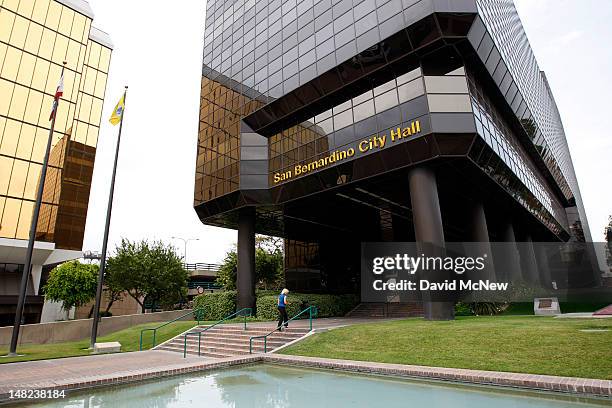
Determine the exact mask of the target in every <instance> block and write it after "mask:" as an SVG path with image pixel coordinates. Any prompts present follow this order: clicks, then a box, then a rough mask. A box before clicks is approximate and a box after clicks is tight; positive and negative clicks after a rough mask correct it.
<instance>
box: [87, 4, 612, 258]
mask: <svg viewBox="0 0 612 408" xmlns="http://www.w3.org/2000/svg"><path fill="white" fill-rule="evenodd" d="M90 4H91V6H92V8H93V10H94V13H95V18H94V25H95V26H96V27H98V28H100V29H102V30H103V31H106V32H107V33H109V35H110V36H111V38H112V40H113V43H114V45H115V47H114V51H113V55H112V59H111V67H110V73H109V78H108V84H107V90H106V99H105V104H104V111H103V119H102V124H101V128H100V136H99V140H98V151H97V154H96V164H95V168H94V176H93V183H92V190H91V195H90V201H89V212H88V217H87V226H86V230H85V241H84V245H83V249H84V250H94V251H95V250H97V251H99V250H100V249H101V247H102V236H103V232H104V221H105V215H106V205H107V198H108V192H109V186H110V178H111V173H112V166H113V157H114V149H115V143H116V140H117V131H118V126H117V127H114V126H112V125H110V124H109V123H108V121H107V119H108V117H110V114H111V112H112V110H113V108H114V106H115V104H116V103H117V101H118V100H119V98H120V96H121V94H122V92H123V89H124V86H125V85H128V86H129V90H128V96H127V100H126V110H125V117H124V124H123V134H122V137H121V151H120V155H119V164H118V168H117V180H116V184H115V199H114V202H113V212H112V222H111V228H110V238H109V250H111V251H112V250H113V249H114V248H115V246H116V245H117V244H118V243H119V242H120V241H121V238H128V239H130V240H140V239H148V240H155V239H157V240H163V241H165V242H167V243H171V244H173V245H175V246H176V248H177V249H178V251H179V253H181V254H183V251H184V243H183V242H182V241H181V240H178V239H172V237H182V238H185V239H186V238H194V239H196V238H197V239H198V240H197V241H189V243H188V248H187V262H210V263H215V262H220V261H221V260H222V259H223V257H224V255H225V253H226V252H227V251H228V250H230V249H231V248H232V246H233V245H234V244H235V242H236V231H234V230H228V229H222V228H216V227H209V226H204V225H202V223H201V222H200V221H199V219H198V217H197V216H196V214H195V212H194V210H193V189H194V174H195V159H196V142H197V132H198V112H199V103H200V101H199V87H200V79H201V64H202V42H203V35H204V13H205V6H206V3H205V1H203V0H181V1H180V2H176V3H173V5H172V6H171V7H169V6H168V5H169V3H168V2H161V1H158V0H149V1H147V2H141V1H137V2H136V1H125V0H90ZM143 4H146V7H145V6H143ZM179 4H180V6H179ZM516 4H517V8H518V10H519V14H520V16H521V19H522V21H523V24H524V26H525V30H526V32H527V35H528V37H529V40H530V43H531V46H532V48H533V49H534V53H535V55H536V58H537V60H538V63H539V65H540V69H542V70H544V71H545V72H546V75H547V77H548V80H549V83H550V85H551V88H552V90H553V93H554V96H555V99H556V102H557V105H558V107H559V110H560V112H561V117H562V118H563V124H564V126H565V132H566V134H567V139H568V143H569V145H570V151H571V153H572V158H573V161H574V167H575V169H576V173H577V177H578V182H579V185H580V188H581V192H582V198H583V201H584V204H585V207H586V211H587V217H588V221H589V224H590V227H591V233H592V235H593V239H594V240H596V241H597V240H601V239H602V235H603V228H604V226H605V225H606V224H607V218H608V215H609V214H612V188H610V185H611V184H612V136H611V135H610V129H612V126H610V122H611V116H612V112H611V110H610V103H609V100H610V97H611V95H612V76H611V75H610V73H611V72H612V47H609V46H608V44H607V43H606V39H609V38H612V25H610V24H609V21H612V2H604V1H600V0H516Z"/></svg>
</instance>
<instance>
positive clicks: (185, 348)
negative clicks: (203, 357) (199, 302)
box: [183, 307, 253, 358]
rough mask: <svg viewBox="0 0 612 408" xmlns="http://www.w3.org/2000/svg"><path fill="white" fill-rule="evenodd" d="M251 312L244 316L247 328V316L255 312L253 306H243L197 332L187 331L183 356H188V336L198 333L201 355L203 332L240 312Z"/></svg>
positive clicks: (245, 327)
mask: <svg viewBox="0 0 612 408" xmlns="http://www.w3.org/2000/svg"><path fill="white" fill-rule="evenodd" d="M247 310H248V312H249V314H248V315H247V314H246V313H245V314H244V315H243V316H244V330H246V329H247V316H251V315H252V314H253V308H251V307H245V308H242V309H240V310H238V311H237V312H234V313H232V314H231V315H229V316H225V317H224V318H223V319H221V320H219V321H218V322H216V323H215V324H212V325H210V326H208V327H207V328H205V329H204V330H200V331H197V332H187V333H185V335H184V336H185V337H184V340H183V358H185V357H187V336H189V335H191V334H197V335H198V356H199V355H200V351H201V349H202V333H204V332H205V331H207V330H210V329H212V328H213V327H215V326H216V325H218V324H220V323H223V322H225V321H227V320H229V319H231V318H233V317H236V316H238V315H240V313H242V312H244V311H247Z"/></svg>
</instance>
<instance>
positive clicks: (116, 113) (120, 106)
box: [108, 94, 125, 125]
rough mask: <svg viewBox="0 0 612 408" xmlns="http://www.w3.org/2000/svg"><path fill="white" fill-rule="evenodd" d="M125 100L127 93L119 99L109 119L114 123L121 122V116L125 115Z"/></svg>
mask: <svg viewBox="0 0 612 408" xmlns="http://www.w3.org/2000/svg"><path fill="white" fill-rule="evenodd" d="M124 101H125V94H123V96H122V97H121V99H120V100H119V103H117V106H115V109H114V110H113V114H112V115H111V117H110V119H109V120H108V121H109V122H110V123H112V124H113V125H118V124H119V123H120V122H121V118H122V117H123V111H124V110H125V102H124Z"/></svg>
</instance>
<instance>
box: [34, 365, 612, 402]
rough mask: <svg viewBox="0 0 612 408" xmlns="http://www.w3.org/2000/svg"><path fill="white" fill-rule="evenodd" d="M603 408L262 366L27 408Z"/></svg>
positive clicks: (565, 399)
mask: <svg viewBox="0 0 612 408" xmlns="http://www.w3.org/2000/svg"><path fill="white" fill-rule="evenodd" d="M606 403H607V404H609V403H610V401H599V400H581V399H579V398H573V397H565V396H556V395H555V396H552V395H550V394H540V393H530V392H524V391H515V390H508V389H503V388H493V387H476V386H465V385H454V384H448V383H442V382H427V381H419V380H405V379H397V378H389V377H380V376H365V375H354V374H348V373H342V372H334V371H324V370H314V369H305V368H295V367H288V366H277V365H267V364H266V365H253V366H245V367H241V368H236V369H228V370H224V371H216V372H209V373H203V374H199V375H198V374H197V373H196V374H190V375H189V376H180V377H171V378H165V379H160V380H154V381H146V382H142V383H134V384H126V385H121V386H114V387H106V388H97V389H93V390H89V391H83V392H80V393H75V394H72V395H69V396H67V397H66V398H65V399H63V400H56V401H49V400H47V401H45V402H42V403H39V404H32V403H28V404H27V406H34V407H70V408H85V407H87V408H94V407H109V408H110V407H129V408H139V407H143V408H144V407H146V408H165V407H172V408H175V407H176V408H178V407H206V408H212V407H239V408H242V407H258V408H259V407H334V408H338V407H384V408H392V407H402V408H405V407H426V408H442V407H452V408H491V407H493V408H510V407H512V408H523V407H530V408H545V407H551V408H552V407H555V408H563V407H601V406H603V405H604V404H606ZM22 406H23V405H22Z"/></svg>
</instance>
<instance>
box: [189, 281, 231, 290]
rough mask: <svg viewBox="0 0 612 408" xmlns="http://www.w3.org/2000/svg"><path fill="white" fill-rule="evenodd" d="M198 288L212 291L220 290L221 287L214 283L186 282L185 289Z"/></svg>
mask: <svg viewBox="0 0 612 408" xmlns="http://www.w3.org/2000/svg"><path fill="white" fill-rule="evenodd" d="M198 286H201V287H202V289H205V290H213V289H221V288H223V286H221V285H219V284H218V283H215V282H202V281H191V282H187V288H189V289H197V288H198Z"/></svg>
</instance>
